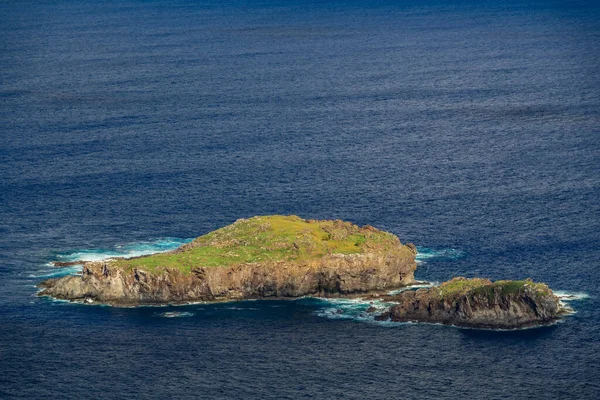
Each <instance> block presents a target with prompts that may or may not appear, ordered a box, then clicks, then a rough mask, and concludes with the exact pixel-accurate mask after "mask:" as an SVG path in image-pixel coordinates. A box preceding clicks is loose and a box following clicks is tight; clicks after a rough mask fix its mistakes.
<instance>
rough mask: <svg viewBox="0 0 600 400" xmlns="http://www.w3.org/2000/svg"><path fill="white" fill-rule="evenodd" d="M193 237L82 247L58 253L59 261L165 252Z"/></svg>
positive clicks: (98, 259)
mask: <svg viewBox="0 0 600 400" xmlns="http://www.w3.org/2000/svg"><path fill="white" fill-rule="evenodd" d="M191 241H192V239H180V238H162V239H158V240H155V241H151V242H136V243H129V244H123V245H117V246H115V247H114V248H112V249H81V250H75V251H72V252H69V253H64V254H58V255H57V258H58V260H59V261H66V262H72V261H101V260H106V259H108V258H114V257H125V258H131V257H139V256H144V255H148V254H155V253H164V252H166V251H171V250H175V249H176V248H178V247H179V246H181V245H182V244H185V243H189V242H191Z"/></svg>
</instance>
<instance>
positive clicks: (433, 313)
mask: <svg viewBox="0 0 600 400" xmlns="http://www.w3.org/2000/svg"><path fill="white" fill-rule="evenodd" d="M385 300H386V301H389V302H392V303H394V305H392V306H391V307H390V308H389V310H387V311H386V312H384V313H383V314H381V315H379V316H377V317H376V319H378V320H391V321H395V322H430V323H440V324H445V325H456V326H462V327H471V328H485V329H519V328H527V327H532V326H540V325H549V324H552V323H553V322H556V321H557V320H558V319H559V318H560V317H561V315H563V314H564V313H565V310H564V309H563V307H562V306H561V304H560V302H559V299H558V297H556V296H555V295H554V293H553V292H552V290H550V288H548V286H546V285H545V284H543V283H536V282H533V281H532V280H531V279H526V280H522V281H508V280H501V281H496V282H492V281H490V280H489V279H481V278H472V279H467V278H464V277H456V278H453V279H452V280H450V281H448V282H444V283H442V284H441V285H439V286H434V287H430V288H424V289H418V290H408V291H403V292H401V293H398V294H396V295H393V296H386V298H385Z"/></svg>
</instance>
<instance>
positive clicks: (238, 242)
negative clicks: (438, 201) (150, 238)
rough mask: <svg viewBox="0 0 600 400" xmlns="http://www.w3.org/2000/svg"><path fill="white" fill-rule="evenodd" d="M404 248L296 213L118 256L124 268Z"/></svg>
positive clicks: (380, 235)
mask: <svg viewBox="0 0 600 400" xmlns="http://www.w3.org/2000/svg"><path fill="white" fill-rule="evenodd" d="M398 246H400V241H399V239H398V238H397V237H396V236H394V235H393V234H391V233H388V232H383V231H379V230H377V229H375V228H373V227H370V226H366V227H362V228H359V227H358V226H356V225H354V224H352V223H349V222H343V221H339V220H336V221H313V220H303V219H301V218H299V217H297V216H294V215H292V216H282V215H273V216H261V217H253V218H249V219H241V220H238V221H236V222H235V223H233V224H231V225H228V226H226V227H223V228H221V229H217V230H216V231H213V232H210V233H208V234H206V235H204V236H201V237H199V238H197V239H195V240H194V241H192V242H191V243H189V244H186V245H184V246H182V247H180V248H179V249H178V250H175V251H174V252H169V253H162V254H155V255H151V256H145V257H140V258H133V259H120V260H116V261H115V262H114V264H115V265H116V266H118V267H121V268H124V269H131V268H142V269H145V270H150V271H153V270H156V269H157V268H161V269H162V268H178V269H180V270H182V271H184V272H189V271H190V270H191V269H192V268H194V267H219V266H231V265H236V264H244V263H254V262H263V261H307V260H311V259H317V258H320V257H322V256H324V255H327V254H332V253H341V254H352V253H362V252H365V251H367V250H386V249H391V248H394V247H398Z"/></svg>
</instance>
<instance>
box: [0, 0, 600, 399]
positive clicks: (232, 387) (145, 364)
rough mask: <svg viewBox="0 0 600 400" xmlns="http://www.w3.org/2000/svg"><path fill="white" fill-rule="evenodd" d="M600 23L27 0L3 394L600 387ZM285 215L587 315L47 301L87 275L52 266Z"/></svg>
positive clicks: (4, 284) (10, 93)
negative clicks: (545, 288)
mask: <svg viewBox="0 0 600 400" xmlns="http://www.w3.org/2000/svg"><path fill="white" fill-rule="evenodd" d="M599 38H600V6H599V4H598V3H596V2H591V1H558V0H557V1H549V0H543V1H542V0H530V1H489V0H481V1H455V0H449V1H442V0H437V1H436V0H408V1H366V0H340V1H319V0H313V1H310V0H285V1H284V0H260V1H216V0H195V1H191V0H171V1H166V0H144V1H141V0H139V1H131V0H123V1H117V0H80V1H66V0H36V1H28V0H22V1H13V0H5V1H2V2H0V135H1V136H0V139H1V140H0V398H2V399H81V398H94V399H116V398H119V399H150V398H152V399H154V398H157V399H158V398H161V399H162V398H177V399H188V398H189V399H192V398H193V399H196V398H199V399H304V398H312V399H357V400H359V399H360V400H363V399H390V398H403V399H423V398H436V399H456V398H462V399H594V398H598V397H597V396H598V393H599V392H600V384H599V382H600V366H599V361H600V325H599V322H600V307H599V306H600V304H599V297H600V262H599V260H600V79H599V78H600V40H599ZM266 214H296V215H299V216H301V217H303V218H313V219H343V220H348V221H352V222H354V223H356V224H358V225H365V224H370V225H373V226H375V227H378V228H380V229H384V230H387V231H390V232H392V233H394V234H396V235H398V236H399V237H400V239H401V240H402V242H412V243H415V244H416V245H417V246H418V249H419V260H420V261H419V267H418V269H417V272H416V277H417V278H418V279H422V280H426V281H429V282H434V283H435V282H442V281H445V280H448V279H450V278H452V277H454V276H466V277H487V278H491V279H494V280H495V279H524V278H532V279H534V280H536V281H542V282H545V283H547V284H548V285H549V286H550V287H551V288H552V289H553V290H555V291H556V292H557V293H559V294H560V295H561V296H563V299H564V301H566V302H568V304H569V305H570V307H572V308H573V310H574V314H572V315H569V316H568V317H566V318H564V320H563V321H562V322H561V323H558V324H556V325H553V326H550V327H543V328H536V329H527V330H518V331H483V330H473V329H459V328H456V327H448V326H440V325H428V324H394V323H389V322H387V323H386V322H375V321H373V320H372V319H371V318H369V317H368V316H366V315H365V313H364V309H365V304H363V303H361V302H359V301H348V300H331V299H330V300H325V299H316V298H302V299H298V300H289V301H262V300H261V301H248V302H235V303H220V304H193V305H187V306H177V307H175V306H166V307H140V308H115V307H104V306H89V305H81V304H70V303H66V302H59V301H52V300H50V299H45V298H38V297H36V293H37V290H38V289H37V288H36V287H35V285H36V284H37V283H39V282H40V281H42V280H44V279H46V278H47V277H51V276H58V275H60V274H69V273H76V272H77V269H78V267H70V268H68V269H65V270H57V269H55V268H52V267H50V266H49V265H48V263H49V262H51V261H54V260H85V259H92V258H94V259H99V258H102V257H107V256H111V255H112V256H114V255H126V256H127V255H128V256H134V255H140V254H147V253H152V252H156V251H166V250H169V249H172V248H176V247H177V246H179V245H181V244H182V243H185V242H186V241H188V240H190V239H191V238H193V237H196V236H200V235H202V234H204V233H207V232H209V231H211V230H214V229H216V228H219V227H222V226H225V225H227V224H230V223H232V222H234V221H235V220H236V219H238V218H244V217H250V216H253V215H266ZM339 310H342V311H343V312H341V313H340V311H339Z"/></svg>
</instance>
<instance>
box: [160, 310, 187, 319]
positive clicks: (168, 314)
mask: <svg viewBox="0 0 600 400" xmlns="http://www.w3.org/2000/svg"><path fill="white" fill-rule="evenodd" d="M156 315H158V316H160V317H164V318H182V317H191V316H193V315H194V313H193V312H187V311H167V312H163V313H157V314H156Z"/></svg>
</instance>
